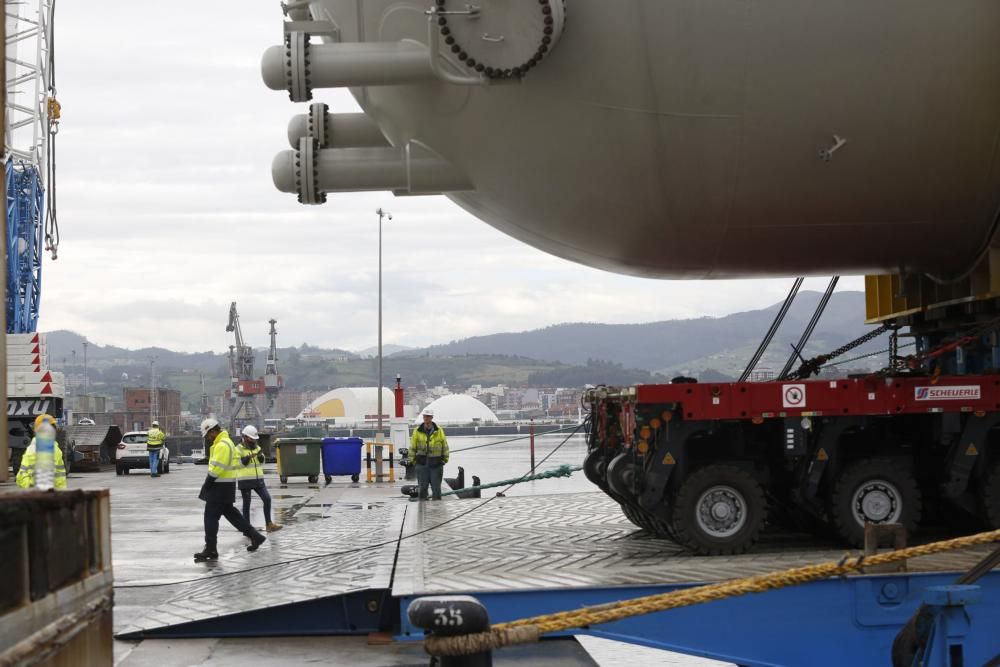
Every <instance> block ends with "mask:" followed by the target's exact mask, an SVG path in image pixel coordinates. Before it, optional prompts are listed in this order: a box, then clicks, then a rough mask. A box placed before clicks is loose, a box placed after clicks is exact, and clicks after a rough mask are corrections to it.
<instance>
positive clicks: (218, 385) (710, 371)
mask: <svg viewBox="0 0 1000 667" xmlns="http://www.w3.org/2000/svg"><path fill="white" fill-rule="evenodd" d="M819 297H820V295H819V293H817V292H804V293H802V294H800V295H799V298H798V299H797V304H796V305H795V306H794V307H793V308H792V310H791V312H790V313H789V315H788V317H787V318H786V320H785V324H784V325H783V326H782V328H781V330H780V331H779V333H778V335H777V336H776V337H775V341H774V342H773V343H772V345H771V347H770V348H769V350H770V351H769V352H768V354H767V355H766V356H765V357H764V359H763V360H762V362H761V364H760V365H759V368H767V369H770V370H779V369H780V368H781V367H782V366H783V365H784V362H785V359H787V356H788V354H789V351H790V349H791V348H790V343H791V342H793V341H796V340H797V339H798V337H799V335H800V333H801V331H802V329H803V328H804V327H805V324H806V322H807V321H808V319H809V318H810V317H811V316H812V312H813V309H814V307H815V305H816V303H817V301H818V300H819ZM863 300H864V296H863V294H861V293H860V292H843V293H840V294H836V295H834V297H833V299H831V302H830V305H829V307H828V308H827V312H826V313H825V315H824V316H823V318H822V319H821V320H820V323H819V326H818V327H817V329H816V332H815V334H814V335H813V338H812V340H811V342H810V344H809V346H808V347H807V348H806V356H812V355H815V354H819V353H822V352H826V351H829V350H831V349H834V348H836V347H838V346H840V345H842V344H844V343H845V342H848V341H849V340H852V339H853V338H856V337H857V336H858V335H860V334H861V333H863V332H864V331H866V330H867V327H864V326H863V325H861V324H860V323H859V321H860V317H861V313H863V312H864V303H863ZM777 309H778V304H776V305H774V306H771V307H770V308H765V309H762V310H756V311H748V312H743V313H734V314H732V315H727V316H725V317H719V318H707V317H706V318H699V319H691V320H669V321H663V322H651V323H647V324H586V323H574V324H560V325H556V326H551V327H546V328H544V329H537V330H534V331H526V332H521V333H501V334H493V335H489V336H477V337H474V338H468V339H465V340H460V341H453V342H451V343H448V344H444V345H435V346H433V347H429V348H425V349H422V350H418V349H408V350H404V351H401V352H397V353H396V354H393V355H391V356H388V357H387V358H386V359H385V363H384V377H385V382H386V384H387V385H389V384H391V383H392V379H393V377H394V376H395V375H396V374H397V373H399V374H400V375H402V376H403V378H404V379H405V382H406V383H407V384H409V385H414V384H418V383H420V382H424V383H426V384H429V385H437V384H441V383H446V384H448V385H450V386H458V387H465V386H468V385H471V384H482V385H494V384H508V385H524V384H530V385H549V386H563V387H572V386H582V385H584V384H601V383H605V384H634V383H638V382H658V381H659V382H662V381H665V380H667V379H669V378H670V377H672V376H674V375H678V374H685V375H693V376H695V377H698V378H700V379H702V380H728V379H733V378H735V377H737V376H738V375H739V374H740V372H741V371H742V370H743V367H744V366H745V365H746V363H747V360H748V359H749V358H750V356H751V355H752V354H753V352H754V350H755V349H756V347H757V345H758V343H759V342H760V338H761V336H763V334H764V332H765V331H766V330H767V328H768V326H769V325H770V324H771V320H772V319H773V317H774V314H775V312H776V311H777ZM83 340H84V339H83V338H82V337H81V336H79V335H78V334H75V333H72V332H68V331H54V332H50V333H49V334H48V342H49V358H50V365H51V366H52V368H54V369H55V370H64V371H66V372H67V374H68V375H69V379H70V383H71V385H72V384H73V383H74V381H75V382H76V384H77V387H76V388H75V390H76V391H79V388H78V385H82V384H83V379H82V378H83V348H82V343H83ZM885 346H886V342H885V340H884V339H878V340H876V341H874V342H873V343H870V344H868V345H867V346H865V347H862V348H859V349H858V350H856V351H852V352H851V354H850V355H847V356H848V357H851V356H857V355H859V354H863V353H864V352H868V351H875V350H879V349H881V348H884V347H885ZM74 352H75V353H76V354H75V355H74ZM363 352H368V351H367V350H365V351H363ZM154 355H155V357H156V369H157V377H158V379H159V384H161V385H165V386H169V387H172V388H175V389H178V390H180V391H181V394H182V402H183V405H184V407H185V408H187V409H191V410H197V409H198V407H199V406H200V402H201V379H202V376H203V377H204V380H205V388H206V391H207V393H208V394H209V396H210V397H214V396H218V395H219V394H220V393H221V392H223V391H224V390H225V389H226V388H227V387H228V386H229V361H228V356H227V354H224V353H221V352H220V353H213V352H200V353H194V354H187V353H181V352H173V351H171V350H166V349H163V348H152V347H151V348H144V349H140V350H126V349H123V348H119V347H114V346H102V345H98V344H96V343H93V342H92V343H91V344H90V345H89V347H88V351H87V374H88V377H89V380H88V384H89V389H90V391H91V393H99V394H104V395H106V396H110V397H114V398H117V397H120V396H121V391H122V387H123V386H146V385H147V384H148V382H149V360H150V358H151V357H152V356H154ZM265 355H266V351H265V350H258V351H257V370H258V372H259V373H260V372H263V368H264V359H265ZM883 361H884V360H883V359H882V358H881V357H876V358H872V359H870V360H865V361H861V362H857V363H855V364H852V367H853V368H875V367H877V366H878V365H880V364H881V363H883ZM376 364H377V361H376V360H375V359H372V358H367V357H364V358H363V357H362V356H359V354H358V353H352V352H348V351H345V350H339V349H321V348H318V347H313V346H310V345H302V346H300V347H297V348H281V349H279V351H278V368H279V372H280V373H281V375H282V376H283V378H284V381H285V386H286V387H287V388H289V389H309V390H326V389H331V388H336V387H344V386H359V385H361V386H365V385H371V384H373V383H374V382H375V377H376V373H377V365H376Z"/></svg>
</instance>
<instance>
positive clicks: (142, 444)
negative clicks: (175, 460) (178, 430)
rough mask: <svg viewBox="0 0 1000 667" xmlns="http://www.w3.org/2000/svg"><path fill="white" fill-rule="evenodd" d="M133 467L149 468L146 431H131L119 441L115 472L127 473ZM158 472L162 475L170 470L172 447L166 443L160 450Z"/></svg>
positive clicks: (116, 451)
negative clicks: (169, 447)
mask: <svg viewBox="0 0 1000 667" xmlns="http://www.w3.org/2000/svg"><path fill="white" fill-rule="evenodd" d="M132 468H145V469H146V470H149V452H148V451H147V450H146V431H129V432H128V433H126V434H125V435H123V436H122V441H121V442H120V443H118V448H117V449H116V450H115V472H116V473H117V474H119V475H127V474H128V471H129V470H131V469H132ZM157 472H159V474H161V475H166V474H167V473H168V472H170V449H168V448H167V446H166V445H164V446H163V449H162V450H161V451H160V469H159V470H158V471H157Z"/></svg>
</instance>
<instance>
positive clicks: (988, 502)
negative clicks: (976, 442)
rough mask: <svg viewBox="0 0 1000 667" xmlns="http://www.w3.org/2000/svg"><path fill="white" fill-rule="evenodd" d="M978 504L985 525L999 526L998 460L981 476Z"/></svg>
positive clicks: (999, 464) (999, 478)
mask: <svg viewBox="0 0 1000 667" xmlns="http://www.w3.org/2000/svg"><path fill="white" fill-rule="evenodd" d="M979 504H980V506H981V507H982V513H983V520H984V521H986V526H987V527H988V528H990V530H996V529H997V528H1000V461H997V462H996V463H994V464H993V465H992V466H991V467H990V469H989V472H987V473H986V477H984V478H983V484H982V490H981V492H980V496H979Z"/></svg>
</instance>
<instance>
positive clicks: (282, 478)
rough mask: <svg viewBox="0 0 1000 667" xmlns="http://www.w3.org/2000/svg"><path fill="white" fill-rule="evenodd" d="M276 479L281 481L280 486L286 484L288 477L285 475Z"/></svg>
mask: <svg viewBox="0 0 1000 667" xmlns="http://www.w3.org/2000/svg"><path fill="white" fill-rule="evenodd" d="M278 479H280V480H281V483H282V484H288V476H287V475H281V476H280V477H278Z"/></svg>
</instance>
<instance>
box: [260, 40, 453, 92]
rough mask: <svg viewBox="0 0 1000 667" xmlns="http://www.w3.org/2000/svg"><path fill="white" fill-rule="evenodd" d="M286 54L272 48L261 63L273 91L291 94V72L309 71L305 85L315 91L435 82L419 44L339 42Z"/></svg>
mask: <svg viewBox="0 0 1000 667" xmlns="http://www.w3.org/2000/svg"><path fill="white" fill-rule="evenodd" d="M296 53H297V54H298V56H297V57H295V58H293V57H292V56H291V53H290V52H288V53H286V48H285V47H284V46H272V47H270V48H268V49H267V50H266V51H265V52H264V57H263V59H262V60H261V76H262V77H263V79H264V84H265V85H266V86H267V87H268V88H270V89H272V90H291V89H292V78H293V74H292V72H293V71H296V70H301V71H302V72H305V71H308V72H309V74H308V85H309V88H310V89H315V88H344V87H351V86H382V85H394V84H406V83H416V82H418V81H424V80H428V79H433V78H434V76H435V75H434V72H433V70H432V69H431V64H430V57H429V55H428V51H427V47H426V46H425V45H423V44H421V43H419V42H413V41H409V40H403V41H399V42H371V43H369V42H341V43H329V44H325V43H324V44H309V45H308V49H305V50H302V51H297V52H296Z"/></svg>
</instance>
